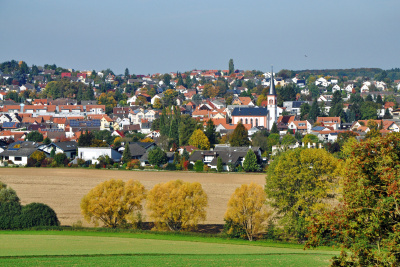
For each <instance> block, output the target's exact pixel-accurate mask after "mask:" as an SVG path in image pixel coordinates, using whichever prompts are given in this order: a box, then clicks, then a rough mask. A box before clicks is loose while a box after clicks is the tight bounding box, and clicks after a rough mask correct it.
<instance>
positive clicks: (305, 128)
mask: <svg viewBox="0 0 400 267" xmlns="http://www.w3.org/2000/svg"><path fill="white" fill-rule="evenodd" d="M311 128H312V125H311V123H310V122H309V121H307V120H305V121H292V122H291V123H289V124H288V129H289V130H293V131H294V132H300V133H302V134H308V133H310V132H311Z"/></svg>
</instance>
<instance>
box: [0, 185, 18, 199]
mask: <svg viewBox="0 0 400 267" xmlns="http://www.w3.org/2000/svg"><path fill="white" fill-rule="evenodd" d="M5 202H8V203H11V202H12V203H19V197H18V196H17V193H16V192H15V190H14V189H12V188H11V187H7V185H6V184H3V183H2V182H0V203H5Z"/></svg>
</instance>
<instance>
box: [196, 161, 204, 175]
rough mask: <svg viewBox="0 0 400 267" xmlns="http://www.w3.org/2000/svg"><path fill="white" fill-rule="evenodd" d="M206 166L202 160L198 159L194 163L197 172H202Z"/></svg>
mask: <svg viewBox="0 0 400 267" xmlns="http://www.w3.org/2000/svg"><path fill="white" fill-rule="evenodd" d="M203 168H204V163H203V161H201V160H198V161H196V163H195V164H194V170H195V171H196V172H202V171H203Z"/></svg>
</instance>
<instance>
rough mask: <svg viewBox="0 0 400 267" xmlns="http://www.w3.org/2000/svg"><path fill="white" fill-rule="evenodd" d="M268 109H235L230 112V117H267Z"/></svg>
mask: <svg viewBox="0 0 400 267" xmlns="http://www.w3.org/2000/svg"><path fill="white" fill-rule="evenodd" d="M267 115H268V109H266V108H254V107H247V108H242V107H237V108H235V109H234V110H233V111H232V116H267Z"/></svg>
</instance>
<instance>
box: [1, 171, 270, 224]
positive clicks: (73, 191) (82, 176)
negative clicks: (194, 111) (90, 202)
mask: <svg viewBox="0 0 400 267" xmlns="http://www.w3.org/2000/svg"><path fill="white" fill-rule="evenodd" d="M113 178H114V179H122V180H124V181H127V180H129V179H134V180H139V181H140V182H141V183H142V184H143V185H144V186H145V187H146V188H147V189H151V188H152V187H153V186H154V185H155V184H157V183H160V182H167V181H170V180H175V179H181V180H184V181H188V182H194V181H197V182H200V183H201V184H202V186H203V189H204V190H205V191H206V193H207V195H208V202H209V207H208V211H207V220H206V222H205V223H208V224H221V223H224V221H223V216H224V213H225V210H226V205H227V203H228V199H229V197H230V196H231V194H232V193H233V192H234V191H235V189H236V188H237V187H239V186H240V185H241V184H245V183H250V182H255V183H257V184H260V185H264V184H265V175H264V174H236V173H235V174H228V173H226V174H216V173H191V172H190V173H189V172H157V171H146V172H145V171H117V170H85V169H67V168H65V169H51V168H0V181H1V182H3V183H5V184H7V185H8V186H10V187H12V188H13V189H14V190H15V191H16V192H17V195H18V196H19V198H20V199H21V203H22V204H24V205H25V204H28V203H31V202H40V203H45V204H47V205H49V206H50V207H52V208H53V209H54V210H55V212H56V213H57V215H58V218H59V220H60V222H61V224H62V225H72V224H73V223H76V222H77V221H78V220H81V221H82V222H84V225H87V226H88V224H87V223H86V222H85V221H84V220H83V217H82V215H81V214H80V201H81V199H82V197H83V196H84V195H85V194H87V193H88V192H89V190H90V189H92V188H93V187H95V186H96V185H97V184H99V183H101V182H103V181H105V180H109V179H113Z"/></svg>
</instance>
